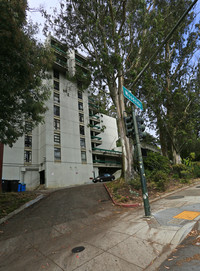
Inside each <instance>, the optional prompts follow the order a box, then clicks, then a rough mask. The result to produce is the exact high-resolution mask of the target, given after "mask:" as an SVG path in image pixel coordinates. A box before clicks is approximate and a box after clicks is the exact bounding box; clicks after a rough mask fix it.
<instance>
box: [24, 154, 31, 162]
mask: <svg viewBox="0 0 200 271" xmlns="http://www.w3.org/2000/svg"><path fill="white" fill-rule="evenodd" d="M31 161H32V152H31V151H24V162H25V163H30V162H31Z"/></svg>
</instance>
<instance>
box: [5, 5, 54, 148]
mask: <svg viewBox="0 0 200 271" xmlns="http://www.w3.org/2000/svg"><path fill="white" fill-rule="evenodd" d="M26 10H27V1H26V0H12V1H7V0H2V1H0V18H1V24H0V82H1V84H0V142H2V143H3V144H8V145H10V146H11V145H12V144H13V143H14V142H15V141H16V140H17V139H18V138H19V137H20V136H22V134H23V133H24V131H25V128H24V127H25V126H24V122H25V120H29V121H31V126H32V128H33V127H34V126H35V125H37V124H38V123H39V122H41V121H42V119H43V114H44V112H45V111H46V106H45V100H46V99H47V98H48V95H49V92H48V89H47V88H46V87H44V86H41V84H42V79H44V78H46V74H45V71H46V69H47V68H48V66H49V63H50V58H51V57H50V54H49V52H48V51H47V50H46V49H45V48H44V47H43V46H42V45H41V44H39V43H37V41H36V40H35V39H34V33H35V30H34V29H33V27H32V26H31V25H28V24H27V21H26Z"/></svg>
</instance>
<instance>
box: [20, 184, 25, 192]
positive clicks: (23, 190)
mask: <svg viewBox="0 0 200 271" xmlns="http://www.w3.org/2000/svg"><path fill="white" fill-rule="evenodd" d="M25 191H26V184H22V186H21V192H25Z"/></svg>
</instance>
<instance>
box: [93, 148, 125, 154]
mask: <svg viewBox="0 0 200 271" xmlns="http://www.w3.org/2000/svg"><path fill="white" fill-rule="evenodd" d="M92 150H93V151H102V152H111V153H118V154H122V152H121V151H114V150H106V149H99V148H92Z"/></svg>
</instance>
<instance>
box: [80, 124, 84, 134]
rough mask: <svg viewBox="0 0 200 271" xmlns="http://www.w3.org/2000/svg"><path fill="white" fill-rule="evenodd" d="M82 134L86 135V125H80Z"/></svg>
mask: <svg viewBox="0 0 200 271" xmlns="http://www.w3.org/2000/svg"><path fill="white" fill-rule="evenodd" d="M80 134H81V135H85V129H84V126H82V125H80Z"/></svg>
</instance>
